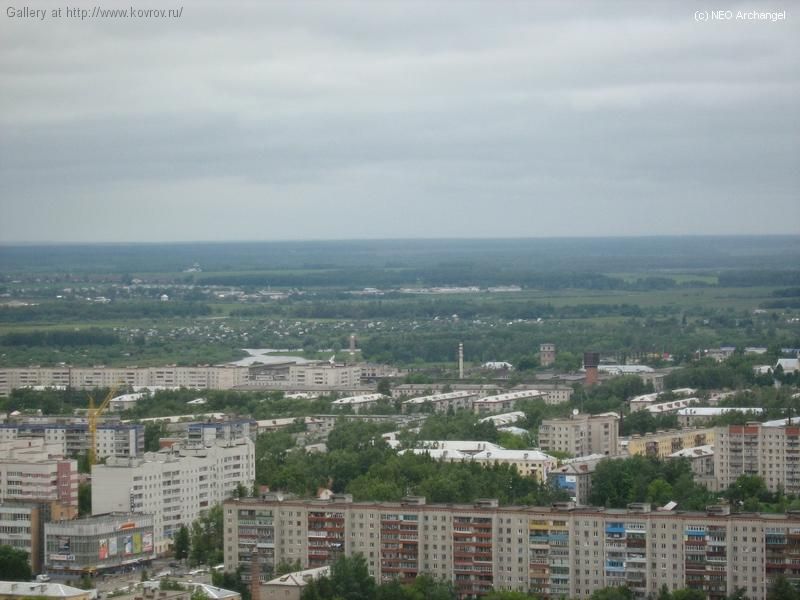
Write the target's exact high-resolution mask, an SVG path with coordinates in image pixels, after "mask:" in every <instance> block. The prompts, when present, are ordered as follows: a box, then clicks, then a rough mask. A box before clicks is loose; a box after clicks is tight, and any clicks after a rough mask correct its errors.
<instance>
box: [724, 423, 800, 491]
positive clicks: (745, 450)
mask: <svg viewBox="0 0 800 600" xmlns="http://www.w3.org/2000/svg"><path fill="white" fill-rule="evenodd" d="M716 438H717V439H716V444H715V447H714V473H715V476H716V478H717V482H718V484H719V486H720V489H723V490H724V489H726V488H727V487H728V486H730V485H731V484H732V483H733V482H735V481H736V479H737V478H738V477H739V476H740V475H745V474H748V475H758V476H760V477H762V478H763V479H764V481H765V483H766V485H767V488H768V489H769V490H770V491H772V492H776V491H778V490H779V489H782V490H783V491H784V492H786V493H787V494H798V493H800V427H798V426H797V425H779V426H769V425H762V424H761V423H748V424H747V425H731V426H729V427H718V428H717V429H716Z"/></svg>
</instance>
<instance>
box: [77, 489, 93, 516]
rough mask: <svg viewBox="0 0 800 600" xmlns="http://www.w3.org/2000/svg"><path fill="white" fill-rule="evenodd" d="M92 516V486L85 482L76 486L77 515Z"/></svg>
mask: <svg viewBox="0 0 800 600" xmlns="http://www.w3.org/2000/svg"><path fill="white" fill-rule="evenodd" d="M91 514H92V485H91V484H90V483H87V482H85V481H84V482H83V483H79V484H78V515H80V516H81V517H84V516H88V515H91Z"/></svg>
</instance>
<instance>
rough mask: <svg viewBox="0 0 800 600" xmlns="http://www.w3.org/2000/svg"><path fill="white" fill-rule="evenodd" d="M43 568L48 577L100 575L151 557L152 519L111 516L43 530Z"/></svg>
mask: <svg viewBox="0 0 800 600" xmlns="http://www.w3.org/2000/svg"><path fill="white" fill-rule="evenodd" d="M44 546H45V568H46V570H47V571H48V572H49V573H52V574H60V575H82V574H93V573H102V572H104V571H110V570H115V569H119V568H120V567H124V566H126V565H136V564H141V563H143V562H145V561H149V560H151V559H152V558H153V557H154V555H155V554H154V552H155V547H154V544H153V517H152V516H151V515H144V514H131V513H113V514H106V515H97V516H93V517H87V518H85V519H76V520H72V521H58V522H53V523H46V524H45V526H44Z"/></svg>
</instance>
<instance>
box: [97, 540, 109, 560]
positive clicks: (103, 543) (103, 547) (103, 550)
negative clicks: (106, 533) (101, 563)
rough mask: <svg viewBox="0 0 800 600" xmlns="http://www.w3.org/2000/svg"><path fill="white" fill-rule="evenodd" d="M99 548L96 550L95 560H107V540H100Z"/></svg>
mask: <svg viewBox="0 0 800 600" xmlns="http://www.w3.org/2000/svg"><path fill="white" fill-rule="evenodd" d="M99 544H100V545H99V547H98V549H97V558H98V559H99V560H105V559H107V558H108V540H107V539H106V538H101V539H100V540H99Z"/></svg>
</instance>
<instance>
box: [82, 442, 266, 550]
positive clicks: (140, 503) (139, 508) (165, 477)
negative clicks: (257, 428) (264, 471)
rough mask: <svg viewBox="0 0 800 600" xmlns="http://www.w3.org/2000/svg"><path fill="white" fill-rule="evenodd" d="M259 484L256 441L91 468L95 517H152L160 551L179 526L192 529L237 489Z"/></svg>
mask: <svg viewBox="0 0 800 600" xmlns="http://www.w3.org/2000/svg"><path fill="white" fill-rule="evenodd" d="M254 481H255V450H254V444H253V441H252V440H250V439H249V438H243V439H239V440H234V441H225V440H216V441H215V443H213V444H212V445H209V446H199V447H186V448H181V447H177V448H173V449H172V450H169V451H162V452H154V453H146V454H145V455H144V457H143V458H136V459H120V458H110V459H109V460H107V461H106V464H104V465H94V466H93V467H92V514H103V513H109V512H127V511H131V512H135V513H147V514H152V515H153V522H154V533H155V544H156V551H157V552H161V551H162V550H164V549H165V548H166V546H167V545H168V544H169V540H170V539H171V538H172V537H173V535H174V534H175V532H176V531H177V529H179V528H180V526H181V525H186V526H188V525H190V524H191V523H192V521H194V520H195V519H197V518H198V517H199V516H200V515H201V514H202V513H203V512H205V511H206V510H208V509H209V508H211V507H212V506H213V505H214V504H216V503H218V502H221V501H223V500H224V499H226V498H229V497H230V496H231V495H232V494H233V492H234V490H235V489H236V488H237V486H239V485H243V486H244V487H245V488H247V489H248V490H249V489H252V487H253V482H254Z"/></svg>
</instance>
